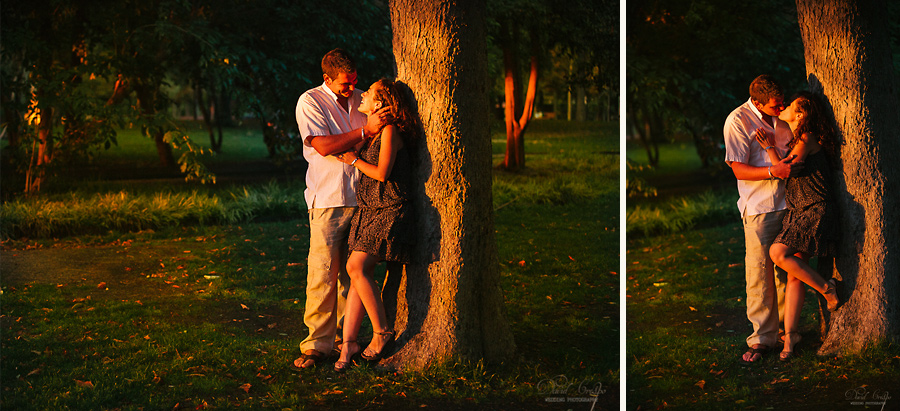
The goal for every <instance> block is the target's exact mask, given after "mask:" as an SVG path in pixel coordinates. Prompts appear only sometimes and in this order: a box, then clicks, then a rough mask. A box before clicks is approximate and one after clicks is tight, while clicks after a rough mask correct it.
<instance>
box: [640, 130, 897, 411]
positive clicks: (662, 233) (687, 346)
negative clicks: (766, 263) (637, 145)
mask: <svg viewBox="0 0 900 411" xmlns="http://www.w3.org/2000/svg"><path fill="white" fill-rule="evenodd" d="M662 152H663V154H662V155H661V160H660V167H659V168H658V169H656V170H642V171H640V173H638V174H637V175H639V176H642V177H644V178H646V179H647V180H648V181H657V182H659V181H672V180H673V179H670V180H665V178H666V177H665V176H666V174H672V175H681V176H685V175H691V174H692V173H695V170H692V167H695V168H696V167H699V160H697V161H696V162H694V160H693V159H692V156H693V157H696V155H695V154H693V152H692V148H691V147H681V146H678V145H669V146H666V147H664V148H663V150H662ZM627 155H628V156H629V159H632V160H634V159H635V158H638V159H639V158H641V157H640V156H641V152H637V153H635V152H634V151H633V150H631V149H629V150H628V154H627ZM632 156H634V157H632ZM666 156H673V157H675V158H671V159H668V160H667V159H666ZM724 172H728V170H727V169H726V170H725V171H724ZM694 175H696V174H694ZM631 177H632V175H629V178H631ZM732 184H733V183H732ZM674 185H675V186H676V187H677V189H676V190H674V191H675V193H669V194H668V198H666V199H664V200H662V201H660V200H653V199H650V200H642V199H629V204H628V210H627V214H628V243H627V250H628V252H627V255H626V256H625V262H626V265H627V276H626V293H627V297H626V298H627V301H626V306H625V308H626V313H627V314H626V315H627V326H626V327H627V328H626V330H627V335H626V347H627V348H626V363H627V370H626V373H625V378H626V379H627V381H628V391H627V394H626V395H627V397H626V403H627V409H629V410H652V409H691V410H723V409H729V410H731V409H734V410H760V409H762V410H766V409H774V410H781V409H790V410H817V411H818V410H846V409H853V410H862V409H878V410H880V409H892V408H897V400H896V399H889V400H888V401H887V402H886V403H884V402H883V401H877V400H876V398H874V397H878V398H884V397H885V395H887V396H888V397H890V391H891V390H892V388H894V387H896V386H897V383H896V382H897V381H900V347H898V346H897V345H891V344H884V345H881V346H877V347H871V348H870V349H868V350H867V351H865V352H863V353H861V354H858V355H857V354H853V355H845V356H841V357H820V356H817V355H816V351H817V349H818V348H819V346H821V334H820V332H819V330H818V313H817V306H816V304H817V303H816V298H817V297H816V293H815V292H814V291H812V290H809V289H807V298H806V304H805V305H804V310H803V322H802V326H801V329H800V332H801V335H802V338H803V340H802V341H801V343H800V344H799V345H798V346H797V348H796V349H797V350H798V354H799V357H798V358H796V359H795V360H793V361H792V362H790V363H782V362H779V361H778V358H777V351H776V352H771V353H769V354H768V355H767V356H766V358H765V359H764V361H763V362H762V363H761V364H754V365H753V366H746V365H742V364H741V363H740V362H739V361H738V360H739V358H740V355H741V354H742V353H743V352H744V351H746V349H747V345H746V342H745V341H746V337H747V336H748V335H749V334H750V332H751V330H752V328H751V324H750V322H749V321H748V320H747V319H746V302H745V301H744V298H745V297H746V292H745V289H744V287H745V281H744V236H743V228H742V226H741V224H740V216H739V214H738V213H737V207H735V206H734V201H735V200H736V199H737V193H736V191H737V190H736V188H734V186H733V185H730V184H729V185H726V186H723V188H721V189H719V190H718V191H713V190H711V191H709V192H708V193H706V194H702V195H695V194H681V195H678V194H677V193H678V192H680V191H683V192H687V193H691V192H693V191H692V190H695V188H688V189H683V188H682V187H679V186H677V184H674ZM659 188H660V191H662V190H664V189H667V188H668V187H666V186H660V187H659ZM710 204H713V206H710ZM646 227H650V228H649V229H645V228H646ZM779 351H780V349H779ZM858 397H866V398H867V400H868V404H867V401H860V400H858V399H857V398H858Z"/></svg>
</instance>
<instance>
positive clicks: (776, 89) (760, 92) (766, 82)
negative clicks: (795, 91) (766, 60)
mask: <svg viewBox="0 0 900 411" xmlns="http://www.w3.org/2000/svg"><path fill="white" fill-rule="evenodd" d="M750 98H752V99H753V101H756V102H757V103H760V104H763V105H765V104H768V103H769V100H771V99H773V98H774V99H776V100H778V99H782V100H783V99H784V91H782V90H781V86H780V85H779V84H778V82H777V81H775V79H774V78H773V77H772V76H770V75H768V74H763V75H761V76H759V77H757V78H755V79H753V82H752V83H750Z"/></svg>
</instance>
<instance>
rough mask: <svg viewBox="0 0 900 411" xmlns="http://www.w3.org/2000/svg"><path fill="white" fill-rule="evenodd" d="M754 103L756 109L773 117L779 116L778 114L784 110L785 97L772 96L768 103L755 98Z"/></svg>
mask: <svg viewBox="0 0 900 411" xmlns="http://www.w3.org/2000/svg"><path fill="white" fill-rule="evenodd" d="M753 104H754V105H755V106H756V109H757V110H759V111H761V112H762V113H763V114H765V115H768V116H773V117H778V115H779V114H781V110H784V99H783V98H770V99H769V102H768V103H766V104H761V103H760V102H758V101H756V100H753Z"/></svg>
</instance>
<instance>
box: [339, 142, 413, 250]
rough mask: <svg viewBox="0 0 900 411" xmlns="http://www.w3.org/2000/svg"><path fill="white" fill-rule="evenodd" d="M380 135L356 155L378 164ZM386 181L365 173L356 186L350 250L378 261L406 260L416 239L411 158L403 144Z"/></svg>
mask: <svg viewBox="0 0 900 411" xmlns="http://www.w3.org/2000/svg"><path fill="white" fill-rule="evenodd" d="M380 152H381V135H380V134H379V135H378V137H376V138H375V139H374V140H370V142H369V144H368V146H365V147H363V148H362V150H360V153H359V157H360V158H361V159H362V160H364V161H365V162H367V163H369V164H375V165H377V164H378V156H379V153H380ZM385 180H386V181H385V182H381V181H378V180H376V179H374V178H371V177H369V176H367V175H365V174H362V175H361V176H360V177H359V184H357V186H356V201H357V203H358V205H359V208H357V210H356V214H354V215H353V222H352V224H351V226H350V251H362V252H364V253H366V254H369V255H374V256H376V257H378V259H379V261H399V262H409V261H410V254H411V250H412V245H413V243H414V241H415V236H414V232H413V230H414V227H413V224H414V223H415V222H414V221H413V214H412V210H411V205H410V203H409V199H410V187H411V185H412V161H411V159H410V156H409V153H408V150H407V149H406V147H405V146H404V147H403V148H401V149H400V150H398V151H397V158H396V159H394V167H393V168H392V170H391V174H390V175H389V176H387V178H386V179H385Z"/></svg>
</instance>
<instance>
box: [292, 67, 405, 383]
mask: <svg viewBox="0 0 900 411" xmlns="http://www.w3.org/2000/svg"><path fill="white" fill-rule="evenodd" d="M322 73H323V78H324V82H323V84H322V85H320V86H319V87H316V88H313V89H311V90H309V91H307V92H305V93H303V95H301V96H300V99H299V101H298V102H297V108H296V117H297V125H298V127H299V129H300V136H301V138H302V139H303V157H304V158H305V159H306V161H307V162H308V163H309V168H308V170H307V174H306V191H305V192H304V197H305V200H306V204H307V207H308V208H309V230H310V246H309V259H308V265H309V268H308V273H307V286H306V311H305V314H304V318H303V320H304V323H305V324H306V326H307V327H308V328H309V335H308V336H307V337H306V339H304V340H303V342H301V343H300V350H301V352H302V355H301V356H300V357H299V358H297V359H296V360H294V362H293V364H292V365H293V367H294V368H310V367H313V366H315V365H316V364H318V363H320V362H321V361H323V360H324V359H325V358H327V357H328V356H330V355H331V354H332V353H333V352H335V351H339V352H340V358H339V360H338V361H337V362H336V363H335V366H334V368H335V371H338V372H341V371H344V370H346V369H347V368H349V367H350V366H351V365H352V364H353V362H352V361H353V358H355V357H356V356H361V357H362V358H363V359H364V360H367V361H378V360H380V359H381V358H382V357H383V356H384V355H385V354H387V353H388V352H389V350H390V349H391V346H392V343H393V341H394V331H393V330H392V329H391V326H390V325H389V321H388V318H387V315H386V314H385V307H384V302H383V301H382V299H381V294H380V293H379V290H378V288H377V284H376V282H375V280H374V279H373V274H374V269H375V266H376V265H377V264H378V263H379V262H381V261H387V262H389V263H406V262H409V258H410V253H411V247H412V243H413V241H414V236H413V235H412V234H413V217H412V212H411V210H410V205H409V193H410V186H411V184H412V162H411V156H410V147H411V145H412V143H413V141H412V139H413V138H414V137H415V135H416V134H415V130H414V129H413V128H414V121H413V118H412V115H411V112H410V110H409V105H408V104H407V103H406V102H405V101H404V96H403V95H402V93H401V92H400V90H398V87H397V85H396V84H395V83H394V82H393V81H391V80H388V79H381V80H379V81H377V82H375V84H372V86H371V87H369V89H368V90H367V91H365V92H362V91H360V90H358V89H356V82H357V79H356V64H355V62H354V61H353V59H352V58H351V56H350V55H349V54H348V53H347V52H346V51H344V50H342V49H335V50H332V51H330V52H328V53H327V54H326V55H325V56H324V57H323V58H322ZM364 313H367V314H368V316H369V319H370V320H371V321H372V329H373V333H374V334H373V337H372V340H371V342H370V343H369V345H368V347H366V348H365V349H364V350H363V349H362V348H361V347H360V344H359V343H358V342H357V336H358V334H359V329H360V325H361V323H362V319H363V314H364Z"/></svg>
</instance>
